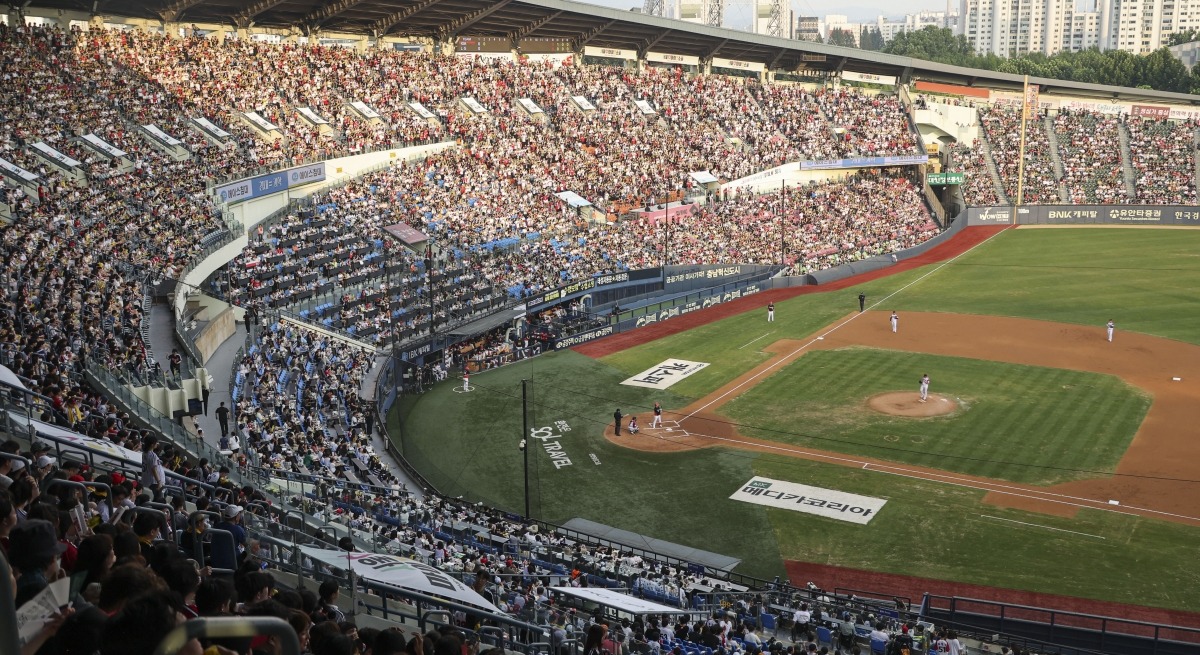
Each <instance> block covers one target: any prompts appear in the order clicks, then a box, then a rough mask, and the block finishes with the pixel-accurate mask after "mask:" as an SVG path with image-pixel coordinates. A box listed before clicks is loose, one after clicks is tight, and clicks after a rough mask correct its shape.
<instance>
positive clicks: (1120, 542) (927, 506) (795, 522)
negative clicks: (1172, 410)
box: [755, 458, 1200, 610]
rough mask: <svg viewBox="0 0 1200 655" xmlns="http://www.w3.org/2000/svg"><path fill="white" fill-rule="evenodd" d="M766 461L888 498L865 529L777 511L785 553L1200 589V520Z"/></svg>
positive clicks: (1167, 590) (1029, 584)
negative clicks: (1034, 509) (1052, 508)
mask: <svg viewBox="0 0 1200 655" xmlns="http://www.w3.org/2000/svg"><path fill="white" fill-rule="evenodd" d="M755 468H756V470H757V472H758V474H759V475H762V476H765V477H769V478H774V479H781V480H791V481H796V482H803V483H804V484H810V485H814V486H818V487H824V488H827V489H840V490H842V491H847V492H850V493H858V494H863V495H868V496H875V497H883V498H887V499H888V504H887V505H885V506H884V507H883V509H882V510H881V511H880V512H879V514H877V515H876V516H875V518H874V519H872V521H871V523H869V524H868V525H867V526H865V527H864V526H857V525H854V524H852V523H844V522H841V521H835V520H831V519H825V518H821V517H817V516H812V515H808V514H802V513H800V512H793V511H789V510H783V509H771V510H768V511H769V515H770V521H771V524H772V526H773V527H774V529H775V533H776V538H777V540H778V541H779V543H780V544H781V545H782V548H783V556H784V558H786V559H796V560H801V561H806V562H816V563H821V564H834V565H838V566H848V567H853V568H860V569H867V570H872V571H883V572H888V573H898V574H903V575H914V576H920V577H929V578H936V579H942V580H954V581H960V582H970V583H975V584H982V585H990V586H996V587H1004V588H1010V589H1025V590H1030V591H1041V592H1046V593H1052V594H1063V595H1067V596H1080V597H1083V598H1095V599H1100V600H1109V601H1115V602H1120V603H1131V604H1136V605H1150V606H1158V607H1170V608H1176V609H1184V610H1194V609H1195V608H1196V606H1197V605H1196V601H1197V599H1198V598H1200V594H1198V593H1197V591H1196V590H1197V589H1198V588H1200V569H1198V568H1197V567H1196V566H1195V565H1194V560H1195V556H1194V553H1195V552H1196V549H1197V548H1200V531H1198V530H1196V529H1195V528H1191V527H1188V526H1184V525H1179V524H1175V523H1168V522H1165V521H1155V520H1150V519H1144V518H1140V517H1135V516H1127V515H1122V514H1115V513H1110V512H1101V511H1095V510H1081V511H1080V512H1079V514H1078V515H1077V516H1076V517H1074V518H1061V517H1055V516H1047V515H1044V514H1033V513H1029V512H1023V511H1020V510H1013V509H1004V508H999V507H992V506H985V505H981V504H980V502H979V501H980V499H981V498H982V497H983V495H984V492H982V491H977V490H973V489H966V488H963V487H954V486H950V485H944V484H938V483H935V482H926V481H920V480H912V479H908V478H899V477H895V476H888V475H886V474H881V473H878V472H871V471H862V470H859V469H852V468H845V467H838V466H831V465H828V464H821V463H817V462H809V461H803V460H800V461H787V462H785V461H781V460H779V459H777V458H762V459H760V460H759V462H758V463H757V464H756V466H755ZM986 517H998V518H1001V519H1009V520H1010V521H1022V522H1024V523H1033V524H1035V526H1029V525H1020V524H1016V523H1011V522H1009V521H1000V520H996V519H994V518H986ZM1036 526H1047V527H1052V528H1058V529H1060V530H1070V531H1072V532H1077V533H1083V534H1082V535H1080V534H1071V533H1068V532H1057V531H1054V530H1048V529H1046V528H1043V527H1036ZM1084 535H1093V536H1084ZM1098 537H1103V539H1100V538H1098Z"/></svg>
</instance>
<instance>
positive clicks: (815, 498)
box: [729, 476, 887, 525]
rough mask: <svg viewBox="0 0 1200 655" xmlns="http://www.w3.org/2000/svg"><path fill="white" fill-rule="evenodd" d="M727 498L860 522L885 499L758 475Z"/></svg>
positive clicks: (865, 519)
mask: <svg viewBox="0 0 1200 655" xmlns="http://www.w3.org/2000/svg"><path fill="white" fill-rule="evenodd" d="M729 498H730V500H740V501H742V502H743V503H754V504H755V505H766V506H767V507H778V508H779V509H790V510H792V511H793V512H804V513H805V514H816V515H817V516H824V517H825V518H830V519H837V520H839V521H848V522H850V523H858V524H859V525H866V524H867V523H869V522H870V521H871V519H873V518H875V515H876V514H878V513H879V510H881V509H883V506H884V505H885V504H887V501H886V500H883V499H881V498H872V497H870V496H859V495H858V494H848V493H845V492H842V491H834V490H832V489H822V488H820V487H810V486H808V485H806V484H796V483H795V482H784V481H782V480H772V479H770V478H762V477H758V476H755V477H754V478H752V479H751V480H750V481H749V482H747V483H746V484H743V485H742V486H741V487H740V488H739V489H738V490H737V491H735V492H733V495H732V496H730V497H729Z"/></svg>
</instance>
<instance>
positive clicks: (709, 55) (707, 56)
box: [700, 39, 729, 61]
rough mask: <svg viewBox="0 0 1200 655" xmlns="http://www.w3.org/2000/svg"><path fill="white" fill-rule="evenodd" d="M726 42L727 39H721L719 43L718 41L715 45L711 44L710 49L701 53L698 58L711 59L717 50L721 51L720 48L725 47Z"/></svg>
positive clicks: (727, 41)
mask: <svg viewBox="0 0 1200 655" xmlns="http://www.w3.org/2000/svg"><path fill="white" fill-rule="evenodd" d="M726 43H729V39H721V42H720V43H718V44H717V45H715V46H713V47H712V49H710V50H709V51H708V52H705V53H704V54H703V55H701V56H700V59H701V60H702V61H707V60H709V59H712V58H713V55H715V54H717V53H718V52H720V51H721V48H724V47H725V44H726Z"/></svg>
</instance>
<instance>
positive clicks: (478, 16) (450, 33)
mask: <svg viewBox="0 0 1200 655" xmlns="http://www.w3.org/2000/svg"><path fill="white" fill-rule="evenodd" d="M510 2H512V0H500V1H499V2H497V3H496V4H494V5H492V6H490V7H487V8H485V9H480V10H479V11H477V12H475V13H472V14H469V15H466V16H463V17H462V18H460V19H458V20H456V21H454V22H453V23H450V25H448V26H447V27H446V31H445V35H446V37H447V40H450V39H453V38H454V37H456V36H458V35H459V34H461V33H462V31H463V30H465V29H467V28H468V27H470V26H472V25H474V24H475V23H478V22H479V21H481V20H483V19H485V18H487V17H488V16H491V15H492V14H494V13H496V12H497V11H500V10H501V9H504V8H505V7H507V6H508V4H509V3H510Z"/></svg>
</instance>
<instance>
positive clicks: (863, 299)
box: [858, 293, 867, 314]
mask: <svg viewBox="0 0 1200 655" xmlns="http://www.w3.org/2000/svg"><path fill="white" fill-rule="evenodd" d="M866 308H867V294H866V293H860V294H858V313H859V314H861V313H863V310H865V309H866Z"/></svg>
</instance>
